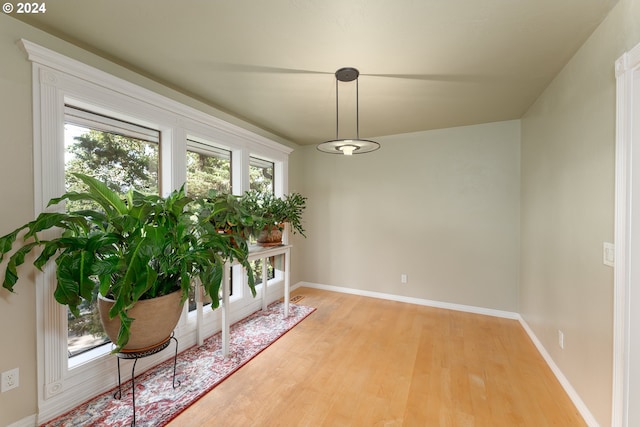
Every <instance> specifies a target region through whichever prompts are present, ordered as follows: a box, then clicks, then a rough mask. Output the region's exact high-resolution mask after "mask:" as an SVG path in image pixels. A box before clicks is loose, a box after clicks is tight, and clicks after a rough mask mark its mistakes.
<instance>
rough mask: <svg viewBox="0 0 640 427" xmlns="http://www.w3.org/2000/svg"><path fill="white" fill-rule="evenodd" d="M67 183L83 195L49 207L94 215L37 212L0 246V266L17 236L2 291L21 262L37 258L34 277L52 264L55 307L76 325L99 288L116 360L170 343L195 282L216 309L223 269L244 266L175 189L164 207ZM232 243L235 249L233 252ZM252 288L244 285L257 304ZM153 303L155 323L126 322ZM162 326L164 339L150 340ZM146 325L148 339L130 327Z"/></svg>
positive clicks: (242, 254) (205, 215) (99, 186)
mask: <svg viewBox="0 0 640 427" xmlns="http://www.w3.org/2000/svg"><path fill="white" fill-rule="evenodd" d="M74 175H75V176H76V177H77V178H79V179H80V180H81V181H82V182H83V183H84V184H85V185H86V186H87V188H88V189H87V190H86V192H68V193H66V194H64V195H62V196H61V197H59V198H55V199H52V200H51V201H50V202H49V206H51V205H55V204H58V203H60V202H63V201H81V202H85V203H83V206H85V205H86V202H88V203H91V204H92V206H96V207H95V208H81V209H78V210H71V211H69V212H44V213H41V214H40V215H39V216H38V218H36V219H35V220H34V221H31V222H29V223H27V224H25V225H23V226H21V227H18V228H17V229H16V230H14V231H13V232H11V233H9V234H7V235H5V236H3V237H0V261H1V260H2V259H3V258H4V256H5V255H7V254H8V253H9V252H11V251H13V246H14V243H15V242H16V240H17V238H18V235H19V234H21V233H22V232H23V231H24V232H25V234H24V236H22V238H23V240H24V243H23V244H22V246H20V247H19V248H18V249H17V250H15V252H13V254H12V255H10V257H9V259H8V262H7V267H6V270H5V277H4V282H3V284H2V286H3V287H4V288H6V289H8V290H9V291H12V292H13V290H14V286H15V284H16V283H17V281H18V273H17V267H18V266H20V265H21V264H23V263H24V262H25V257H26V255H27V254H28V253H30V252H31V251H33V250H35V249H40V253H39V255H38V256H37V257H36V258H35V260H34V262H33V264H34V266H35V267H37V268H38V269H40V270H42V268H43V267H44V266H45V265H46V264H48V263H49V262H50V261H53V260H55V264H56V272H55V275H56V284H55V291H54V297H55V299H56V301H57V302H59V303H60V304H63V305H67V306H68V307H69V309H70V311H71V312H72V313H73V314H74V315H75V316H78V315H79V310H78V307H79V305H80V304H81V303H82V302H83V301H84V300H89V301H90V300H91V299H92V297H93V294H94V290H95V288H96V287H98V288H99V294H100V295H101V297H100V299H99V301H98V306H99V309H100V310H101V319H102V320H103V325H104V326H105V331H106V332H107V335H108V336H109V338H110V339H111V341H112V342H113V343H114V344H115V345H116V348H115V350H114V352H117V351H135V350H138V349H141V348H144V347H152V346H154V345H157V344H160V343H161V342H163V341H164V340H166V339H169V337H170V335H171V332H172V331H173V329H174V328H175V325H176V324H177V322H178V319H179V318H180V314H181V312H182V307H183V305H184V302H185V301H186V300H187V298H188V294H189V291H190V290H191V289H192V286H194V281H193V279H195V278H198V279H199V280H200V282H201V283H202V286H203V288H204V290H205V293H206V294H207V295H209V296H210V297H211V299H212V308H216V307H218V306H219V290H220V286H221V281H222V276H223V269H224V263H225V261H227V260H231V259H236V260H238V261H240V262H241V263H243V265H247V266H248V263H247V256H248V247H247V244H246V242H244V240H242V237H241V236H236V235H232V234H226V233H218V232H216V231H212V230H215V225H213V224H212V213H211V212H207V211H202V210H197V209H196V208H197V206H198V204H197V203H196V201H194V199H192V198H190V197H188V196H186V195H185V193H184V190H183V189H180V190H176V191H174V192H172V193H171V194H170V195H168V196H167V197H160V196H157V195H146V194H142V193H140V192H137V191H135V190H130V191H128V192H127V193H126V194H124V195H121V194H118V193H116V192H114V191H112V190H111V189H109V188H108V187H107V186H106V185H105V184H103V183H102V182H100V181H98V180H96V179H94V178H92V177H89V176H86V175H83V174H74ZM200 207H201V206H200ZM219 213H220V212H219ZM232 237H233V238H234V239H236V242H241V244H232V243H231V238H232ZM252 276H253V275H252V274H250V275H249V277H252ZM252 285H253V281H250V283H249V286H250V287H251V288H252V289H251V290H252V292H253V293H254V295H255V289H254V288H253V286H252ZM152 301H154V302H157V301H161V303H162V305H163V307H164V308H163V309H158V308H151V309H150V311H151V313H152V315H155V317H153V318H152V319H151V320H149V321H144V320H142V315H141V314H140V313H139V312H137V311H136V312H135V314H133V313H134V310H138V309H140V307H144V306H146V305H147V304H146V303H147V302H149V303H151V302H152ZM165 309H167V310H168V312H165V311H164V310H165ZM134 319H135V321H134ZM165 321H167V322H166V323H167V326H166V328H167V330H165V331H163V332H159V333H158V334H155V331H157V330H158V329H159V326H160V323H161V322H162V323H165ZM146 324H148V325H151V326H152V327H151V328H150V330H145V331H142V332H140V331H139V330H138V327H141V326H144V325H146ZM145 336H151V337H152V339H151V341H149V342H144V341H142V340H141V339H139V338H140V337H141V338H145Z"/></svg>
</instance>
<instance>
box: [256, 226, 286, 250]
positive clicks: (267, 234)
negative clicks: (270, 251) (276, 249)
mask: <svg viewBox="0 0 640 427" xmlns="http://www.w3.org/2000/svg"><path fill="white" fill-rule="evenodd" d="M257 240H258V245H259V246H280V245H282V230H280V229H279V228H278V227H272V228H271V229H267V228H264V229H263V230H262V231H261V232H260V234H259V235H258V239H257Z"/></svg>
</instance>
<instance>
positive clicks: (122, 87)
mask: <svg viewBox="0 0 640 427" xmlns="http://www.w3.org/2000/svg"><path fill="white" fill-rule="evenodd" d="M18 45H19V46H20V47H21V48H22V49H23V50H24V51H25V52H26V54H27V58H28V59H29V60H30V61H31V62H35V63H38V64H42V65H44V66H46V67H49V68H52V69H54V70H58V71H63V72H65V73H67V74H69V75H72V76H74V77H77V78H80V79H83V80H88V81H91V82H92V83H94V84H97V85H99V86H101V87H104V88H108V89H109V90H111V91H114V92H117V93H120V94H122V95H126V96H129V97H133V98H136V99H139V100H144V101H145V102H147V103H148V104H149V105H152V106H159V105H160V106H162V108H166V109H167V110H169V111H171V112H172V113H174V114H177V115H180V116H182V117H184V118H188V119H190V120H192V121H195V122H200V123H204V124H206V125H207V126H209V127H213V128H215V129H217V130H218V131H219V132H220V135H221V138H223V140H224V139H226V140H228V141H234V142H236V143H242V142H246V141H250V142H251V143H254V144H258V145H261V146H264V147H268V148H269V149H271V150H277V151H279V152H281V153H284V154H285V155H288V154H290V153H291V152H292V151H293V148H291V147H287V146H285V145H282V144H279V143H277V142H275V141H272V140H270V139H268V138H265V137H263V136H261V135H258V134H256V133H253V132H251V131H249V130H247V129H244V128H242V127H240V126H237V125H235V124H232V123H229V122H226V121H224V120H222V119H220V118H217V117H214V116H211V115H210V114H207V113H205V112H203V111H200V110H198V109H195V108H192V107H190V106H188V105H185V104H182V103H180V102H178V101H174V100H173V99H170V98H167V97H165V96H163V95H160V94H158V93H156V92H153V91H151V90H148V89H146V88H143V87H141V86H138V85H136V84H134V83H131V82H128V81H126V80H124V79H121V78H119V77H115V76H113V75H112V74H109V73H107V72H104V71H102V70H99V69H97V68H94V67H92V66H90V65H87V64H85V63H83V62H80V61H77V60H75V59H72V58H69V57H66V56H64V55H61V54H59V53H57V52H55V51H53V50H50V49H47V48H45V47H42V46H40V45H37V44H35V43H33V42H30V41H29V40H25V39H21V40H19V42H18Z"/></svg>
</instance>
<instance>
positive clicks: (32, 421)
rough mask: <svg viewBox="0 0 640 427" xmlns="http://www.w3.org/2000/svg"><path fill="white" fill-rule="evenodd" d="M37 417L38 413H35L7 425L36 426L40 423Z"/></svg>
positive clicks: (13, 426)
mask: <svg viewBox="0 0 640 427" xmlns="http://www.w3.org/2000/svg"><path fill="white" fill-rule="evenodd" d="M36 419H37V417H36V415H35V414H33V415H30V416H28V417H26V418H23V419H21V420H19V421H16V422H15V423H13V424H9V425H8V426H7V427H36V426H37V425H38V423H37V421H36Z"/></svg>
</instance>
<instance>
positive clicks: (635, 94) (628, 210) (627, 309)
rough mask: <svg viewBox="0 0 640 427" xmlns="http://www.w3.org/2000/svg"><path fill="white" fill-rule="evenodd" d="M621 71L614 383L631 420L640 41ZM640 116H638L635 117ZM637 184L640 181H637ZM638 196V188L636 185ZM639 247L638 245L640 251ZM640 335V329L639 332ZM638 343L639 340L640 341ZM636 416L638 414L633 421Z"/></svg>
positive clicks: (615, 400)
mask: <svg viewBox="0 0 640 427" xmlns="http://www.w3.org/2000/svg"><path fill="white" fill-rule="evenodd" d="M615 74H616V167H615V170H616V172H615V232H614V234H615V265H614V278H613V282H614V314H613V384H612V396H611V399H612V405H611V406H612V411H611V425H612V426H614V427H618V426H622V427H627V426H629V425H630V419H629V418H630V416H629V412H630V410H631V406H630V386H631V382H632V380H631V378H630V377H631V365H630V364H631V358H632V357H633V356H632V355H631V354H630V352H631V346H632V329H631V325H632V322H631V316H632V313H634V312H635V311H636V310H637V305H638V302H637V301H638V300H637V298H636V299H634V298H633V296H632V294H631V286H632V283H633V282H634V281H638V279H639V278H640V276H639V274H640V273H639V272H638V269H637V268H633V265H634V262H635V263H636V264H637V260H638V255H637V254H635V253H634V251H633V249H634V247H637V246H638V245H639V244H640V241H639V240H640V235H639V234H638V231H636V230H634V228H633V226H632V220H633V211H634V210H635V211H636V215H638V209H640V205H639V204H638V200H637V197H636V198H635V199H634V197H633V193H634V189H633V188H634V187H637V186H638V185H640V181H638V177H637V176H635V177H634V176H633V173H632V171H633V169H634V167H635V168H636V170H637V166H638V164H639V162H640V157H639V156H638V155H637V154H636V155H635V156H634V154H633V153H634V150H633V148H634V139H635V145H637V144H638V142H637V141H638V133H639V132H640V123H638V121H637V119H634V114H635V115H637V109H638V108H640V95H639V93H640V91H639V88H638V87H637V86H635V87H634V85H636V84H637V82H638V81H640V44H639V45H636V46H635V47H634V48H633V49H631V50H630V51H628V52H626V53H624V54H623V55H622V56H621V57H620V58H618V59H617V60H616V62H615ZM634 120H636V121H634ZM636 148H637V147H636ZM634 184H635V186H634ZM635 193H636V196H637V195H638V190H635ZM636 252H637V251H636ZM636 336H637V335H636ZM636 345H637V344H636ZM633 422H635V420H634V421H633Z"/></svg>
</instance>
